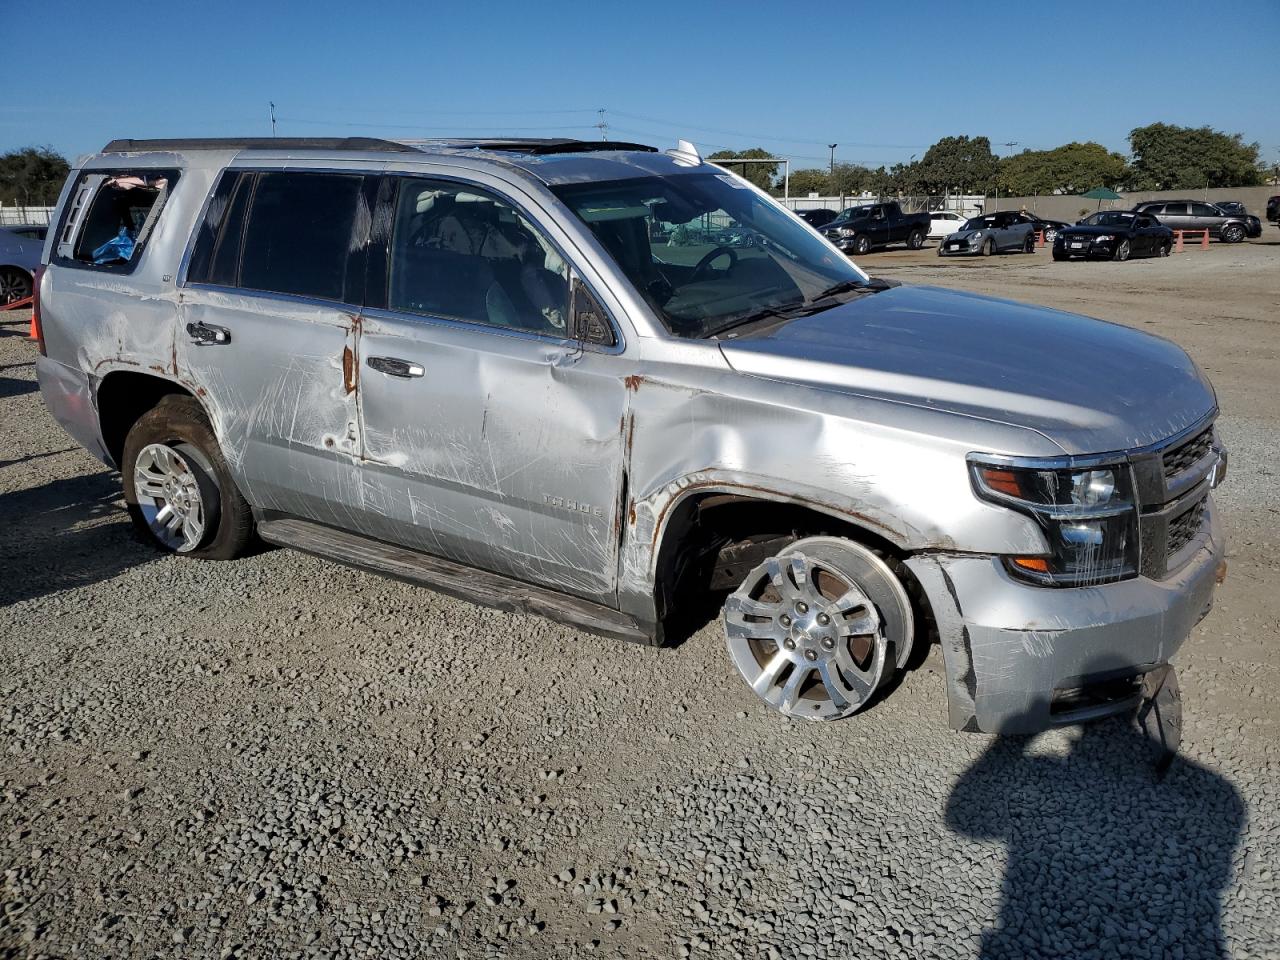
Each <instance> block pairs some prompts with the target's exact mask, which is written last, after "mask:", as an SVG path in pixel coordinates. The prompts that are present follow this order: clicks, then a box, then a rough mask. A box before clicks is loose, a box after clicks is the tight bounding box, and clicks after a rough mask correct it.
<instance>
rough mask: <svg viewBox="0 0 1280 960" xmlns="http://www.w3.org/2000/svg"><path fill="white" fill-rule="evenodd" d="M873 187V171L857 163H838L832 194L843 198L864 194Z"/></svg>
mask: <svg viewBox="0 0 1280 960" xmlns="http://www.w3.org/2000/svg"><path fill="white" fill-rule="evenodd" d="M870 185H871V171H870V170H868V169H867V168H866V167H863V166H859V165H858V164H856V163H837V164H836V169H835V176H834V178H833V179H832V183H831V192H832V193H835V194H839V195H840V196H842V197H848V196H852V195H855V194H859V193H862V191H864V190H866V189H868V188H869V187H870Z"/></svg>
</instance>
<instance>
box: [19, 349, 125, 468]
mask: <svg viewBox="0 0 1280 960" xmlns="http://www.w3.org/2000/svg"><path fill="white" fill-rule="evenodd" d="M36 379H37V380H39V382H40V396H41V398H43V400H44V405H45V406H46V407H48V408H49V412H50V413H51V414H53V419H55V420H57V421H58V423H59V424H61V426H62V429H63V430H65V431H67V433H68V434H69V435H70V436H71V439H72V440H74V441H76V443H78V444H80V446H82V447H84V448H85V449H86V450H88V451H89V452H90V453H92V454H93V455H94V456H95V457H97V458H98V459H99V460H101V461H102V462H103V463H105V464H107V465H108V466H115V464H114V463H113V462H112V460H111V456H110V454H108V453H107V446H106V444H105V443H103V442H102V430H101V427H100V425H99V422H98V407H97V403H96V402H95V400H94V392H93V388H92V387H91V386H90V384H89V377H88V375H86V374H85V373H84V372H83V371H82V370H79V369H77V368H76V367H69V366H67V365H66V364H65V363H59V362H58V361H57V360H51V359H50V358H48V357H44V356H41V357H36Z"/></svg>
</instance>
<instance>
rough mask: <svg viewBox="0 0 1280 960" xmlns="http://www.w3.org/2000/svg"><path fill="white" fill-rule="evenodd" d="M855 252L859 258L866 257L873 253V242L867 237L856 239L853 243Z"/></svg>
mask: <svg viewBox="0 0 1280 960" xmlns="http://www.w3.org/2000/svg"><path fill="white" fill-rule="evenodd" d="M853 252H854V253H856V254H857V255H858V256H860V257H862V256H866V255H867V254H868V253H870V252H871V241H870V240H869V239H868V238H867V237H866V236H861V237H855V238H854V241H853Z"/></svg>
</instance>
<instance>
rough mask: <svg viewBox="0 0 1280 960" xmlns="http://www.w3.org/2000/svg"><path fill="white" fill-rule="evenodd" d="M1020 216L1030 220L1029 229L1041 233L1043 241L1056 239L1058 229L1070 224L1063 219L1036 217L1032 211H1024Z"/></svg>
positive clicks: (1048, 241)
mask: <svg viewBox="0 0 1280 960" xmlns="http://www.w3.org/2000/svg"><path fill="white" fill-rule="evenodd" d="M1022 217H1023V218H1024V219H1026V220H1029V221H1030V222H1031V231H1032V232H1033V233H1043V234H1044V242H1045V243H1048V244H1052V243H1053V241H1054V240H1056V239H1058V231H1059V230H1062V229H1065V228H1066V227H1069V226H1071V224H1069V223H1067V222H1066V221H1065V220H1045V219H1044V218H1043V217H1037V216H1036V215H1035V214H1034V213H1024V214H1022Z"/></svg>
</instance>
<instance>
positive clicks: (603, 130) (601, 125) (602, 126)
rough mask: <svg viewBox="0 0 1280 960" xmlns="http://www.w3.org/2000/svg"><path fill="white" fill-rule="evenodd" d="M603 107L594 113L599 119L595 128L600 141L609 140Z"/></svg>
mask: <svg viewBox="0 0 1280 960" xmlns="http://www.w3.org/2000/svg"><path fill="white" fill-rule="evenodd" d="M604 109H605V108H604V107H601V108H600V109H599V110H597V111H596V113H598V114H600V119H599V120H598V121H597V122H596V124H595V128H596V129H597V130H599V131H600V139H601V140H608V139H609V124H608V121H606V120H605V118H604Z"/></svg>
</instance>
